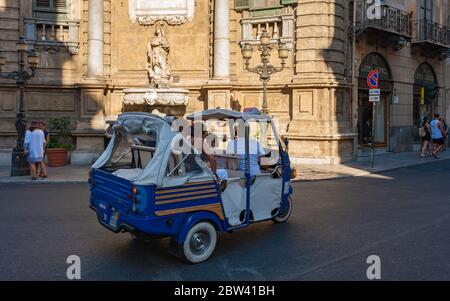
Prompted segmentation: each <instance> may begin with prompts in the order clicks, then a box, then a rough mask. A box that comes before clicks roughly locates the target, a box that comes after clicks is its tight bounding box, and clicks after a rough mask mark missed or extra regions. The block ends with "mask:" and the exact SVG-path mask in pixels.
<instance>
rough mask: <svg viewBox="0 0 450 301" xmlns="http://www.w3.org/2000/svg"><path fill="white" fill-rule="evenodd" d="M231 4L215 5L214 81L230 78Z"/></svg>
mask: <svg viewBox="0 0 450 301" xmlns="http://www.w3.org/2000/svg"><path fill="white" fill-rule="evenodd" d="M229 4H230V2H229V0H216V1H215V4H214V76H213V77H214V79H228V78H229V77H230V37H229V35H230V25H229V24H230V6H229Z"/></svg>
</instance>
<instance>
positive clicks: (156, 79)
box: [147, 23, 172, 88]
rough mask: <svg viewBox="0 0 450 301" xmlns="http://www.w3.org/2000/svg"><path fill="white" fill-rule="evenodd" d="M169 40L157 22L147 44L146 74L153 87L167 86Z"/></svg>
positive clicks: (168, 75) (168, 80) (168, 77)
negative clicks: (153, 34) (152, 35)
mask: <svg viewBox="0 0 450 301" xmlns="http://www.w3.org/2000/svg"><path fill="white" fill-rule="evenodd" d="M169 53H170V46H169V41H168V40H167V38H166V34H165V32H164V29H163V27H162V24H161V23H159V24H158V25H156V28H155V36H154V37H153V39H152V40H151V41H150V43H149V44H148V53H147V56H148V75H149V77H150V84H151V85H152V86H153V87H154V88H168V87H169V83H170V80H171V78H172V75H171V70H170V66H169Z"/></svg>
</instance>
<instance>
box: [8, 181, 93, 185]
mask: <svg viewBox="0 0 450 301" xmlns="http://www.w3.org/2000/svg"><path fill="white" fill-rule="evenodd" d="M8 184H12V185H44V184H88V180H48V181H46V180H37V181H31V180H9V181H1V180H0V185H8Z"/></svg>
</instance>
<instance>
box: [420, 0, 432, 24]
mask: <svg viewBox="0 0 450 301" xmlns="http://www.w3.org/2000/svg"><path fill="white" fill-rule="evenodd" d="M433 2H434V0H420V18H421V19H425V20H428V21H433V20H434V9H433Z"/></svg>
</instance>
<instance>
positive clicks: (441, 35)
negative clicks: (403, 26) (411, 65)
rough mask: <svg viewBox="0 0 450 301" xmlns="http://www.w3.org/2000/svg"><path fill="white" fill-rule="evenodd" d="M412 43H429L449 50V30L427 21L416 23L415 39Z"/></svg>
mask: <svg viewBox="0 0 450 301" xmlns="http://www.w3.org/2000/svg"><path fill="white" fill-rule="evenodd" d="M414 43H431V44H435V45H438V46H442V47H445V48H450V29H449V28H448V27H447V26H444V25H442V24H439V23H435V22H432V21H429V20H418V21H417V22H416V39H415V41H414Z"/></svg>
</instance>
